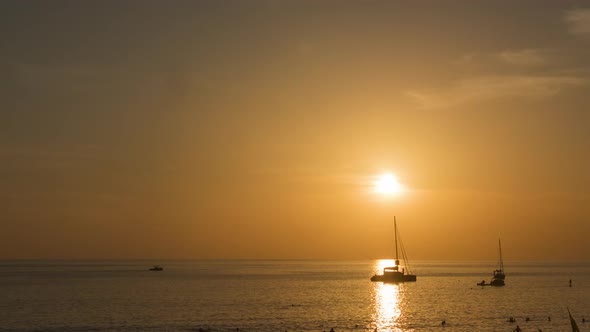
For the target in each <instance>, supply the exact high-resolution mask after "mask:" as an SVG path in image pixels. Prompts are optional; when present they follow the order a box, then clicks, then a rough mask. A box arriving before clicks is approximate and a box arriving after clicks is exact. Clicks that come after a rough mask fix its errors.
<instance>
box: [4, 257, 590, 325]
mask: <svg viewBox="0 0 590 332" xmlns="http://www.w3.org/2000/svg"><path fill="white" fill-rule="evenodd" d="M155 263H158V264H161V265H163V266H164V271H162V272H153V271H148V268H149V267H150V266H151V265H152V264H155ZM384 265H388V262H386V261H378V260H372V261H369V260H367V261H314V260H303V261H298V260H285V261H283V260H269V261H267V260H236V261H232V260H222V261H217V260H212V261H211V260H210V261H164V262H161V261H160V262H148V261H86V262H83V261H0V294H1V296H0V331H199V329H202V330H204V331H207V330H209V331H237V329H239V331H240V332H248V331H261V332H265V331H329V330H330V329H331V328H334V329H335V331H358V332H361V331H374V330H375V328H376V329H377V330H378V331H445V332H451V331H512V330H514V329H515V328H516V325H519V326H520V327H521V328H522V330H523V331H538V329H541V330H542V331H571V328H570V323H569V318H568V312H567V309H568V308H569V309H570V311H571V312H572V315H573V316H574V318H575V319H576V320H577V322H578V325H579V326H580V329H581V331H590V322H586V323H582V319H583V318H584V319H588V320H590V263H589V262H580V263H555V262H506V264H505V270H506V275H507V277H506V286H505V287H479V286H476V283H477V282H479V281H481V280H482V279H486V280H488V281H489V279H490V276H491V271H492V270H493V269H494V265H495V264H494V262H473V261H469V262H460V261H452V262H447V261H442V262H441V261H418V262H414V263H413V265H412V272H414V273H415V274H416V275H417V276H418V280H417V282H413V283H405V284H397V285H396V284H383V283H376V282H371V281H370V280H369V278H370V277H371V276H372V275H373V274H374V273H376V272H379V271H380V269H381V267H383V266H384ZM569 279H572V283H573V287H569V282H568V281H569ZM511 316H512V317H514V318H515V319H516V320H517V322H516V323H509V322H507V319H508V317H511ZM525 317H529V318H530V321H528V322H526V321H525ZM548 317H551V321H549V320H548ZM443 320H445V321H446V327H444V328H443V327H442V326H441V322H442V321H443Z"/></svg>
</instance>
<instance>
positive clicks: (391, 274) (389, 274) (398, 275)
mask: <svg viewBox="0 0 590 332" xmlns="http://www.w3.org/2000/svg"><path fill="white" fill-rule="evenodd" d="M393 232H394V238H395V266H390V267H386V268H384V269H383V274H382V275H377V274H375V275H374V276H372V277H371V281H382V282H391V283H398V282H406V281H416V275H414V274H411V273H410V272H409V268H408V272H407V273H406V269H405V268H402V270H401V272H400V270H399V266H400V265H399V256H398V241H397V237H398V236H397V222H396V220H395V216H394V217H393ZM399 242H400V246H399V247H400V248H401V252H402V257H403V260H404V263H405V265H406V267H408V258H407V257H406V251H405V250H404V246H403V243H402V241H401V240H400V241H399Z"/></svg>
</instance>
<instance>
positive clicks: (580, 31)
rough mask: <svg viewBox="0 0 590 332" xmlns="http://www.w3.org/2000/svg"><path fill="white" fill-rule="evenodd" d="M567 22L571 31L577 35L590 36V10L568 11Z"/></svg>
mask: <svg viewBox="0 0 590 332" xmlns="http://www.w3.org/2000/svg"><path fill="white" fill-rule="evenodd" d="M565 20H566V22H567V23H568V24H569V31H570V32H571V33H573V34H576V35H590V8H582V9H574V10H570V11H567V12H566V14H565Z"/></svg>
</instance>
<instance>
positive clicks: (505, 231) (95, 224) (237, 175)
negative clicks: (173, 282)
mask: <svg viewBox="0 0 590 332" xmlns="http://www.w3.org/2000/svg"><path fill="white" fill-rule="evenodd" d="M0 74H1V79H0V224H1V227H2V231H1V232H0V259H143V258H146V259H376V258H388V257H391V256H392V252H393V218H394V216H396V218H397V222H398V228H399V231H400V235H401V237H402V239H403V242H404V244H405V249H406V251H407V253H408V256H409V258H410V259H411V260H430V259H432V260H435V259H440V260H494V259H496V258H497V241H498V238H501V239H502V249H503V253H504V258H505V260H552V261H555V260H566V261H572V260H590V244H589V241H588V235H589V234H590V110H589V109H588V105H589V101H590V99H589V98H590V93H589V92H590V91H589V88H590V3H588V2H586V1H549V0H547V1H517V2H515V1H473V0H465V1H438V0H436V1H434V0H432V1H426V0H424V1H373V0H369V1H311V0H303V1H288V0H279V1H262V0H253V1H237V0H234V1H232V0H219V1H213V0H212V1H180V0H173V1H155V0H154V1H150V0H148V1H139V0H129V1H110V0H107V1H93V0H91V1H63V0H56V1H20V0H19V1H17V0H6V1H2V2H0ZM384 173H391V174H394V175H395V176H396V177H397V179H398V180H399V182H400V183H402V184H403V186H404V187H405V190H404V192H403V193H400V194H397V195H393V196H385V195H382V194H378V193H376V192H375V190H374V184H373V183H374V181H375V179H376V178H377V177H378V176H379V175H380V174H384Z"/></svg>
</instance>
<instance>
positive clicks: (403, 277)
mask: <svg viewBox="0 0 590 332" xmlns="http://www.w3.org/2000/svg"><path fill="white" fill-rule="evenodd" d="M371 281H380V282H391V283H398V282H411V281H416V276H415V275H413V274H403V273H401V272H389V273H387V272H386V273H384V274H381V275H378V274H376V275H374V276H372V277H371Z"/></svg>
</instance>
